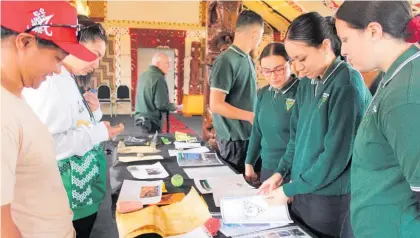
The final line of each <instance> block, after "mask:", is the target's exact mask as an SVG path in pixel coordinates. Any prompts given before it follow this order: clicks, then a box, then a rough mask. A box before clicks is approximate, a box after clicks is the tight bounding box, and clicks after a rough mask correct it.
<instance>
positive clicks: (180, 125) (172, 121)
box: [162, 114, 197, 135]
mask: <svg viewBox="0 0 420 238" xmlns="http://www.w3.org/2000/svg"><path fill="white" fill-rule="evenodd" d="M163 125H164V126H163V130H162V132H163V133H166V129H167V128H166V118H165V122H164V124H163ZM169 131H170V133H174V132H175V131H178V132H184V133H189V134H194V135H196V134H197V133H195V131H193V130H192V129H190V128H189V127H188V126H187V125H185V123H184V122H182V121H181V120H179V119H177V118H176V117H175V116H174V115H172V114H170V115H169Z"/></svg>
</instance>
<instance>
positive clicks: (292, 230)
mask: <svg viewBox="0 0 420 238" xmlns="http://www.w3.org/2000/svg"><path fill="white" fill-rule="evenodd" d="M232 237H233V238H282V237H287V238H292V237H293V238H311V236H310V235H308V234H307V233H306V232H305V231H303V230H302V229H301V228H300V227H298V226H286V227H280V228H274V229H269V230H262V231H257V232H252V233H248V234H243V235H238V236H232Z"/></svg>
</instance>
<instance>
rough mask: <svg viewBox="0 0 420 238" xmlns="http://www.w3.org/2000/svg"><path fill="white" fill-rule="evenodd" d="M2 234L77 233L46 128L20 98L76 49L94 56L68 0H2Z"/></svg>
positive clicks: (45, 237)
mask: <svg viewBox="0 0 420 238" xmlns="http://www.w3.org/2000/svg"><path fill="white" fill-rule="evenodd" d="M0 4H1V156H0V160H1V235H2V236H1V237H7V238H16V237H32V238H57V237H60V238H62V237H64V238H72V237H75V232H74V228H73V225H72V217H73V214H72V210H71V209H70V206H69V202H68V198H67V196H66V191H65V188H64V186H63V183H62V181H61V178H60V172H59V169H58V167H57V163H56V160H55V144H54V140H53V138H52V136H51V133H50V132H49V131H48V128H47V127H46V126H45V125H44V124H43V123H42V122H41V120H39V118H38V117H37V115H36V114H35V113H34V112H33V111H32V109H31V108H30V107H29V106H28V105H27V102H25V100H24V99H23V97H22V90H23V88H35V89H36V88H38V87H39V86H40V85H41V83H42V82H43V81H44V80H45V79H46V77H47V76H48V75H52V74H53V73H56V74H60V71H61V70H62V68H61V66H62V64H63V59H64V58H65V57H66V56H67V55H68V54H72V55H74V57H77V58H79V59H80V60H84V61H88V62H90V61H94V60H95V59H96V58H97V55H95V54H93V53H92V52H91V51H89V50H88V49H87V48H86V47H85V46H83V45H81V44H79V42H78V40H77V37H76V35H77V28H78V27H77V12H76V9H75V8H74V7H72V6H71V5H70V4H69V3H68V2H66V1H40V2H38V1H1V3H0Z"/></svg>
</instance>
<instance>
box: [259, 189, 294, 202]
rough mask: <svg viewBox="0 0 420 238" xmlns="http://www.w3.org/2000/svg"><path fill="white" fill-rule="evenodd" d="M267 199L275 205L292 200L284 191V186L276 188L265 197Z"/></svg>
mask: <svg viewBox="0 0 420 238" xmlns="http://www.w3.org/2000/svg"><path fill="white" fill-rule="evenodd" d="M264 199H265V201H266V202H267V204H268V205H271V206H275V205H285V204H287V203H289V202H291V198H289V197H287V196H286V194H285V193H284V191H283V186H281V187H279V188H277V189H275V190H274V191H273V192H271V193H270V194H268V195H265V197H264Z"/></svg>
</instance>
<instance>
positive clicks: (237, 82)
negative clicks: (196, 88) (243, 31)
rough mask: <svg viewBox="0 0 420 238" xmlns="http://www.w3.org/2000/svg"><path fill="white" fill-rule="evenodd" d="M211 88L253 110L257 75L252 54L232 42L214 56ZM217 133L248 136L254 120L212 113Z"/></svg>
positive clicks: (226, 136) (239, 137)
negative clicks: (242, 119) (251, 121)
mask: <svg viewBox="0 0 420 238" xmlns="http://www.w3.org/2000/svg"><path fill="white" fill-rule="evenodd" d="M210 78H211V89H212V90H219V91H221V92H224V93H226V99H225V101H226V102H227V103H228V104H230V105H232V106H234V107H237V108H239V109H242V110H245V111H250V112H253V111H254V104H255V102H256V99H257V79H256V73H255V66H254V63H253V62H252V60H251V57H250V56H249V55H248V54H246V53H245V52H243V51H242V50H241V49H239V48H238V47H236V46H234V45H232V46H230V47H229V49H227V50H226V51H224V52H223V53H221V54H220V55H219V56H218V57H217V58H216V60H215V62H214V64H213V68H212V72H211V76H210ZM213 126H214V129H215V130H216V134H217V137H218V138H220V139H223V140H232V141H237V140H248V139H249V137H250V135H251V128H252V126H251V123H249V122H248V121H241V120H233V119H229V118H226V117H223V116H221V115H218V114H213Z"/></svg>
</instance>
